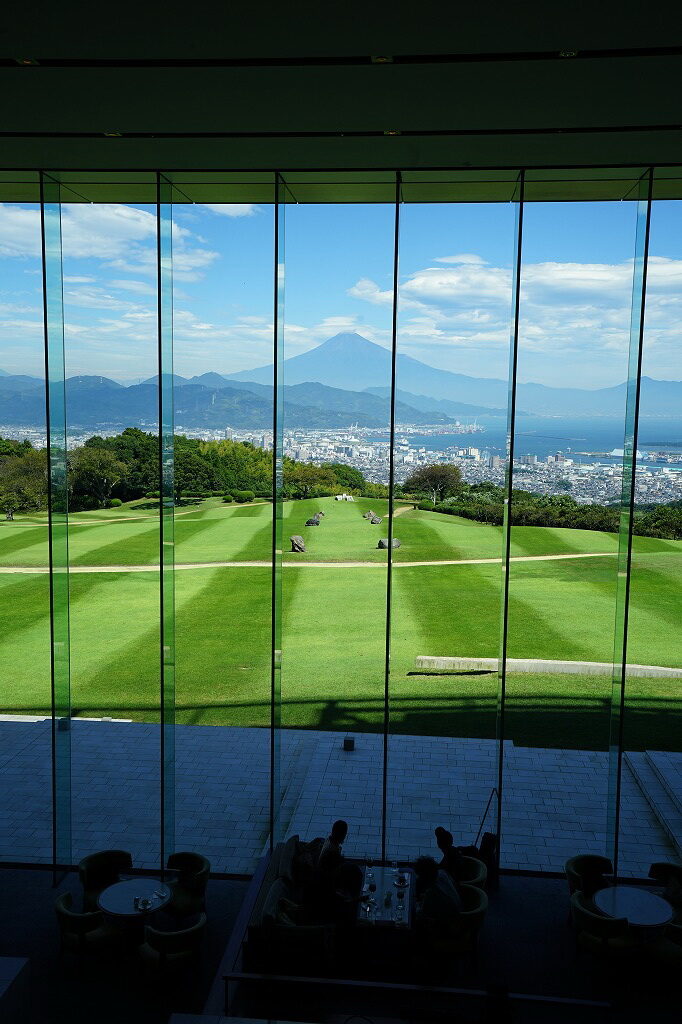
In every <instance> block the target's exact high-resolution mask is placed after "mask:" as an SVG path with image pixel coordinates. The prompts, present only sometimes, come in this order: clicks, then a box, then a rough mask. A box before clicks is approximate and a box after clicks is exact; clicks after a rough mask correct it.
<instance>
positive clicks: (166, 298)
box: [156, 175, 175, 870]
mask: <svg viewBox="0 0 682 1024" xmlns="http://www.w3.org/2000/svg"><path fill="white" fill-rule="evenodd" d="M157 204H158V209H157V214H156V215H157V224H158V253H157V256H158V297H157V301H158V303H159V322H158V332H159V337H158V345H159V444H160V446H161V460H160V467H161V468H160V474H159V484H160V486H159V529H160V536H159V540H160V544H161V546H160V554H159V560H160V571H161V589H160V597H161V608H160V616H161V621H160V630H161V635H160V641H161V652H160V656H161V731H160V740H161V808H160V811H161V835H160V839H161V851H160V852H161V869H162V870H163V868H164V867H165V864H166V856H167V854H168V853H170V852H172V851H173V850H175V446H174V417H173V391H174V388H173V205H172V186H171V185H170V184H169V183H168V182H167V181H166V180H165V179H164V177H163V176H162V175H159V182H158V194H157Z"/></svg>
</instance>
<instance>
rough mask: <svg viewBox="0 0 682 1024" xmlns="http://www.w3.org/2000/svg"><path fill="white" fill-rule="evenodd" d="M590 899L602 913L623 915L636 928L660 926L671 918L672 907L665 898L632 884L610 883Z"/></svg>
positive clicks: (618, 916)
mask: <svg viewBox="0 0 682 1024" xmlns="http://www.w3.org/2000/svg"><path fill="white" fill-rule="evenodd" d="M592 899H593V900H594V902H595V905H596V906H597V907H599V909H600V910H601V911H602V913H604V914H607V915H608V916H609V917H616V918H620V917H625V918H627V921H628V923H629V924H632V925H636V926H637V927H638V928H661V927H663V925H666V924H669V923H670V922H671V921H672V919H673V908H672V907H671V906H670V904H669V903H668V901H667V900H664V899H663V898H662V897H661V896H656V895H655V893H653V892H649V891H648V890H647V889H640V888H639V887H638V886H634V885H611V886H608V888H606V889H599V891H598V892H596V893H595V894H594V896H593V897H592Z"/></svg>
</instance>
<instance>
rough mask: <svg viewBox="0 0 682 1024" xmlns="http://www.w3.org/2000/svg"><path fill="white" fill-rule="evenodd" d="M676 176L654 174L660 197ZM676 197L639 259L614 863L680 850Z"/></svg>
mask: <svg viewBox="0 0 682 1024" xmlns="http://www.w3.org/2000/svg"><path fill="white" fill-rule="evenodd" d="M675 183H676V182H675V179H672V180H671V179H669V178H668V177H667V176H664V175H661V179H660V182H656V183H655V184H656V187H657V189H659V190H660V192H662V193H663V195H665V193H666V190H667V189H669V188H670V186H671V185H674V184H675ZM681 225H682V210H681V209H680V202H679V200H670V199H664V198H661V199H654V202H653V204H652V209H651V224H650V232H651V233H650V242H649V253H648V264H647V287H646V308H645V320H644V335H643V350H642V361H641V380H640V395H639V422H638V431H637V443H636V457H635V480H634V484H635V486H634V499H635V505H634V516H633V524H632V525H633V537H632V560H631V576H630V592H629V609H628V635H627V662H628V669H627V674H626V683H625V694H624V698H625V699H624V714H623V754H622V765H621V791H620V821H619V844H618V847H619V860H618V863H619V870H620V871H621V873H623V874H632V875H636V876H641V875H642V874H646V871H647V870H648V865H649V864H650V863H652V862H653V861H666V860H675V859H676V857H679V855H680V852H681V851H682V754H681V753H680V750H681V747H680V686H681V685H682V659H681V657H680V646H679V643H678V633H677V624H678V623H679V621H680V602H681V601H682V595H681V592H680V579H681V574H682V529H681V525H680V515H681V512H680V509H681V507H682V475H681V470H682V404H681V403H680V387H681V385H680V383H679V381H680V379H681V378H682V356H681V355H680V330H681V329H682V313H681V310H682V271H681V268H682V250H681V248H680V237H679V235H680V226H681Z"/></svg>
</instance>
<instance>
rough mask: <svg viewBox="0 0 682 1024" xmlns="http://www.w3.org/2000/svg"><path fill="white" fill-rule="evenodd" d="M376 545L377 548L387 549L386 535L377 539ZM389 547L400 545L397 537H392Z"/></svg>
mask: <svg viewBox="0 0 682 1024" xmlns="http://www.w3.org/2000/svg"><path fill="white" fill-rule="evenodd" d="M377 547H378V548H382V549H387V548H388V537H382V538H381V540H380V541H379V543H378V544H377ZM391 547H394V548H399V547H400V541H399V540H398V538H397V537H394V538H393V541H392V543H391Z"/></svg>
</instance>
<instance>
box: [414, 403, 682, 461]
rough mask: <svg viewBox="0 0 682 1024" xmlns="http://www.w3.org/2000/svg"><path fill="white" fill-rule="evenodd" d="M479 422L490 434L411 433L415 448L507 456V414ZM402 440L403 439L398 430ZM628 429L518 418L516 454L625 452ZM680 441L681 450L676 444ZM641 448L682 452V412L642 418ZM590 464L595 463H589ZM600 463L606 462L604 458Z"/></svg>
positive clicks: (613, 423)
mask: <svg viewBox="0 0 682 1024" xmlns="http://www.w3.org/2000/svg"><path fill="white" fill-rule="evenodd" d="M477 422H478V424H479V425H480V426H482V427H484V428H485V430H484V431H483V432H481V433H476V434H428V435H426V434H410V435H407V436H408V437H409V441H410V444H411V445H424V447H426V448H432V449H434V450H436V451H440V450H442V449H444V448H449V447H451V446H452V445H460V446H462V447H464V446H466V447H469V446H471V447H475V448H481V449H483V448H486V449H488V450H489V451H490V452H491V454H493V455H502V454H504V452H505V448H506V439H507V424H506V421H505V420H504V419H503V418H502V417H501V416H479V417H477ZM397 434H398V436H402V435H401V433H400V431H399V430H398V431H397ZM624 439H625V425H624V423H623V421H622V420H617V419H610V418H609V419H606V418H599V419H588V418H585V417H582V418H575V419H560V418H558V417H541V416H524V415H519V416H517V417H516V430H515V442H514V444H515V453H516V455H517V456H519V455H537V456H538V457H539V458H544V457H545V456H547V455H553V454H555V453H556V452H562V453H563V454H564V455H567V456H569V457H573V456H576V457H577V453H578V452H590V453H597V452H599V453H601V452H610V451H612V450H613V449H614V448H622V447H623V444H624ZM675 442H676V443H677V446H675ZM637 448H638V450H639V451H640V452H644V451H656V450H664V451H665V450H669V451H679V452H680V454H682V412H681V414H680V417H679V418H676V419H670V418H656V417H642V418H641V419H640V423H639V436H638V442H637ZM585 461H589V460H588V459H585ZM599 461H605V460H604V459H603V458H602V459H600V460H599Z"/></svg>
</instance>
